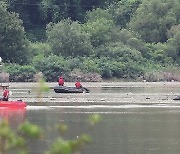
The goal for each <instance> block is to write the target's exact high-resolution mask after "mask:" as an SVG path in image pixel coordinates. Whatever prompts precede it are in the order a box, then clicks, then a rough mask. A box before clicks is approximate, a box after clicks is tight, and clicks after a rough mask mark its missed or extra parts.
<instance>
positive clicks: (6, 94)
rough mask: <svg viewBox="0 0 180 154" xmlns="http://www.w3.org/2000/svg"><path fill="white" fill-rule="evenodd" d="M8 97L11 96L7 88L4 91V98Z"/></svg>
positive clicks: (5, 99)
mask: <svg viewBox="0 0 180 154" xmlns="http://www.w3.org/2000/svg"><path fill="white" fill-rule="evenodd" d="M8 98H9V90H8V89H5V90H4V92H3V100H4V101H8Z"/></svg>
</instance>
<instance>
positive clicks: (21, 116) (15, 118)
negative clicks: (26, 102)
mask: <svg viewBox="0 0 180 154" xmlns="http://www.w3.org/2000/svg"><path fill="white" fill-rule="evenodd" d="M3 119H6V120H7V121H8V122H9V124H10V126H11V127H12V128H14V129H16V128H17V127H18V126H19V125H20V124H22V123H23V122H24V121H25V119H26V108H3V107H1V108H0V121H2V120H3Z"/></svg>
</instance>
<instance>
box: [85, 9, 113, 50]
mask: <svg viewBox="0 0 180 154" xmlns="http://www.w3.org/2000/svg"><path fill="white" fill-rule="evenodd" d="M83 28H84V31H85V32H87V33H89V34H90V38H91V43H92V45H93V46H94V47H97V46H99V45H102V44H104V43H106V42H107V41H109V34H110V31H111V29H113V28H114V22H113V20H112V15H111V14H110V13H109V12H108V11H107V10H103V9H99V8H98V9H94V10H93V11H91V12H88V13H87V22H86V23H85V24H84V25H83Z"/></svg>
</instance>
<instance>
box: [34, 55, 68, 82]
mask: <svg viewBox="0 0 180 154" xmlns="http://www.w3.org/2000/svg"><path fill="white" fill-rule="evenodd" d="M33 65H34V67H35V68H36V69H37V70H38V71H40V72H42V73H43V75H44V78H45V79H46V80H47V81H51V82H52V81H57V79H58V77H59V75H64V74H66V73H67V72H69V71H70V70H69V64H68V61H66V60H65V59H64V58H63V57H58V56H55V55H51V56H49V57H42V56H37V57H35V58H34V60H33Z"/></svg>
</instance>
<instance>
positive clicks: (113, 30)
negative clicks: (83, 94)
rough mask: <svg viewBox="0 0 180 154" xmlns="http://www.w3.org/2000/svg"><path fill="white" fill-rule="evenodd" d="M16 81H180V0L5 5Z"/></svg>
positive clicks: (5, 35)
mask: <svg viewBox="0 0 180 154" xmlns="http://www.w3.org/2000/svg"><path fill="white" fill-rule="evenodd" d="M0 14H1V19H0V23H1V25H0V48H1V55H0V56H1V57H2V59H3V64H4V68H3V69H4V71H5V72H8V73H9V77H10V78H9V79H10V81H21V82H22V81H29V82H30V81H34V80H35V79H36V76H37V75H39V74H41V75H42V76H43V77H44V79H45V80H46V81H51V82H52V81H56V80H57V78H58V76H59V75H63V76H64V77H65V80H66V81H74V80H75V79H77V78H80V79H81V80H82V81H101V80H103V79H112V78H116V79H118V80H135V81H143V80H146V81H172V80H174V81H180V76H179V73H180V70H179V65H180V61H179V57H180V41H179V40H180V2H179V0H112V1H109V0H105V1H103V2H102V1H100V0H96V1H94V0H91V1H85V0H73V1H72V0H67V1H66V2H63V1H59V0H53V1H52V0H37V1H34V0H30V1H29V0H28V1H26V0H25V1H23V2H22V1H21V0H12V1H7V0H2V1H1V3H0Z"/></svg>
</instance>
